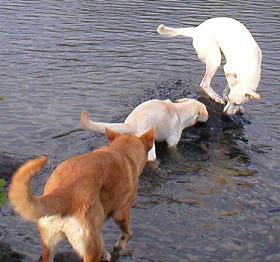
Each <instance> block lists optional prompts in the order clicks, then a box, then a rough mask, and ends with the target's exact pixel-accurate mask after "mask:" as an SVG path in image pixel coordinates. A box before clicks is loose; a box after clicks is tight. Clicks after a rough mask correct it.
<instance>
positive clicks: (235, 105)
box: [223, 85, 260, 116]
mask: <svg viewBox="0 0 280 262" xmlns="http://www.w3.org/2000/svg"><path fill="white" fill-rule="evenodd" d="M251 99H256V100H259V99H260V95H259V94H258V93H256V92H255V91H253V90H250V89H248V88H244V87H242V86H238V85H236V86H234V87H232V88H231V90H230V92H229V94H228V98H227V104H226V106H225V108H224V110H223V114H224V115H227V116H232V115H234V114H235V113H237V112H238V111H239V109H240V106H242V105H243V104H244V103H246V102H248V101H249V100H251Z"/></svg>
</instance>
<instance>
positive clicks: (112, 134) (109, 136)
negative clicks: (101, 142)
mask: <svg viewBox="0 0 280 262" xmlns="http://www.w3.org/2000/svg"><path fill="white" fill-rule="evenodd" d="M105 134H106V137H107V139H108V140H109V142H112V141H114V140H115V138H117V137H118V136H120V134H119V133H118V132H115V131H113V130H111V129H109V128H107V127H105Z"/></svg>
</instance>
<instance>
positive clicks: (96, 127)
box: [81, 112, 132, 135]
mask: <svg viewBox="0 0 280 262" xmlns="http://www.w3.org/2000/svg"><path fill="white" fill-rule="evenodd" d="M81 125H82V127H83V128H85V129H88V130H91V131H94V132H97V133H101V134H105V128H109V129H111V130H113V131H115V132H118V133H120V134H122V135H125V134H131V132H132V129H131V127H130V125H128V124H125V123H104V122H94V121H91V120H90V119H89V113H88V112H82V113H81Z"/></svg>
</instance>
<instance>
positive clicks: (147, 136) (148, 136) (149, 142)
mask: <svg viewBox="0 0 280 262" xmlns="http://www.w3.org/2000/svg"><path fill="white" fill-rule="evenodd" d="M155 136H156V129H155V128H151V129H149V130H148V131H146V132H145V133H144V134H143V135H142V136H140V139H141V141H142V142H143V144H144V145H145V148H146V149H147V150H148V151H150V150H151V149H152V147H153V144H154V142H155Z"/></svg>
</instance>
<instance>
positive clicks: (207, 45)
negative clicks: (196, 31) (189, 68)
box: [193, 37, 224, 104]
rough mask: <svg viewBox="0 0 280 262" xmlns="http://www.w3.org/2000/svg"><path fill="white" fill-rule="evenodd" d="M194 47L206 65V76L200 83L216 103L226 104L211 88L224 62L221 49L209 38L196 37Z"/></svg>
mask: <svg viewBox="0 0 280 262" xmlns="http://www.w3.org/2000/svg"><path fill="white" fill-rule="evenodd" d="M193 46H194V48H195V50H196V53H197V56H198V58H199V59H200V60H201V61H202V62H203V63H204V64H205V65H206V67H205V74H204V77H203V79H202V81H201V83H200V86H201V87H202V88H203V90H204V91H205V93H206V94H207V95H208V96H209V97H210V98H211V99H212V100H214V101H215V102H216V103H220V104H224V100H223V99H222V97H220V96H219V95H218V94H217V93H216V92H215V91H214V90H213V89H212V87H211V80H212V78H213V76H214V75H215V73H216V71H217V69H218V68H219V66H220V64H221V60H222V55H221V51H220V47H219V46H218V45H217V43H216V42H210V40H209V39H208V38H204V37H195V38H194V39H193Z"/></svg>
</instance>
